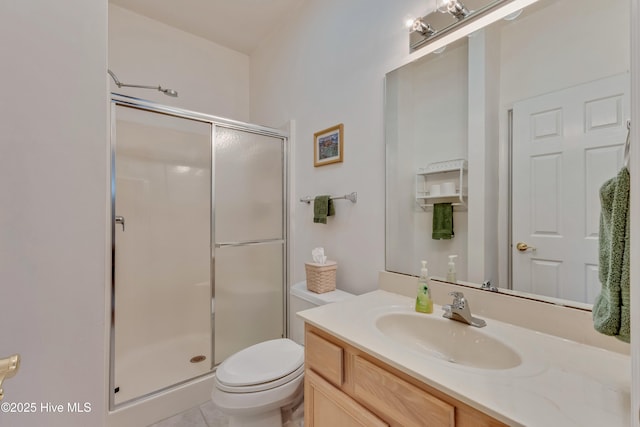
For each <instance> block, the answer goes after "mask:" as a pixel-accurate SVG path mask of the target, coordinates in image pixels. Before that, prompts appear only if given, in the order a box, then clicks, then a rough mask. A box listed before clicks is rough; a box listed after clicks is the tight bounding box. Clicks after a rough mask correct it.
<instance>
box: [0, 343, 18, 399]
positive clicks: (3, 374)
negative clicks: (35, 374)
mask: <svg viewBox="0 0 640 427" xmlns="http://www.w3.org/2000/svg"><path fill="white" fill-rule="evenodd" d="M18 368H20V355H19V354H14V355H12V356H9V357H7V358H6V359H0V400H2V398H3V397H4V391H3V390H2V383H3V381H4V380H6V379H7V378H11V377H13V376H14V375H15V374H17V373H18Z"/></svg>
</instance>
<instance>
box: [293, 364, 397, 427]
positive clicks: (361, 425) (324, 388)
mask: <svg viewBox="0 0 640 427" xmlns="http://www.w3.org/2000/svg"><path fill="white" fill-rule="evenodd" d="M304 382H305V383H304V394H305V398H304V425H305V426H306V427H389V424H387V423H385V422H384V421H382V420H381V419H380V418H378V417H376V416H375V415H374V414H372V413H371V412H369V411H368V410H367V409H366V408H364V407H363V406H361V405H360V404H358V403H357V402H356V401H355V400H353V399H352V398H350V397H349V396H348V395H346V394H345V393H343V392H342V391H340V390H339V389H337V388H335V387H334V386H332V385H331V384H330V383H329V382H327V381H326V380H324V379H323V378H322V377H321V376H320V375H318V374H316V373H315V372H313V371H311V370H309V369H307V370H306V372H305V379H304Z"/></svg>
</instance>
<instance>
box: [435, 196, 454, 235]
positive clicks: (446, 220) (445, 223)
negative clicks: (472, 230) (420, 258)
mask: <svg viewBox="0 0 640 427" xmlns="http://www.w3.org/2000/svg"><path fill="white" fill-rule="evenodd" d="M453 236H454V233H453V205H451V203H436V204H434V205H433V230H432V232H431V238H433V239H434V240H440V239H451V238H452V237H453Z"/></svg>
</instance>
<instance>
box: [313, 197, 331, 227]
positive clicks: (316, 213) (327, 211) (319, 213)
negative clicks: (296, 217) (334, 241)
mask: <svg viewBox="0 0 640 427" xmlns="http://www.w3.org/2000/svg"><path fill="white" fill-rule="evenodd" d="M335 213H336V211H335V209H334V208H333V200H331V196H316V198H315V199H314V200H313V222H315V223H320V224H326V223H327V217H328V216H331V215H335Z"/></svg>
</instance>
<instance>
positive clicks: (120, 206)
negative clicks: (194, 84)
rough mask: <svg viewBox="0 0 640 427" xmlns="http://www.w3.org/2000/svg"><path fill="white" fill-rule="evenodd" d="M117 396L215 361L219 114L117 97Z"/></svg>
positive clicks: (118, 399)
mask: <svg viewBox="0 0 640 427" xmlns="http://www.w3.org/2000/svg"><path fill="white" fill-rule="evenodd" d="M113 111H114V113H115V126H114V127H113V129H114V132H115V138H114V140H113V141H112V150H113V156H112V157H113V159H114V165H113V169H112V199H113V215H114V227H113V231H112V232H113V236H112V238H113V240H112V241H113V242H114V246H113V250H114V255H113V257H114V258H113V265H114V270H113V276H114V294H113V298H114V299H113V301H114V303H113V319H114V320H113V334H112V345H113V352H114V353H113V355H112V356H113V357H112V387H113V390H112V391H113V394H112V396H113V402H112V404H119V403H122V402H126V401H129V400H132V399H135V398H137V397H140V396H145V395H147V394H150V393H153V392H155V391H158V390H161V389H163V388H167V387H169V386H172V385H174V384H178V383H180V382H183V381H186V380H188V379H191V378H194V377H197V376H200V375H202V374H205V373H207V372H210V371H211V369H212V363H213V358H212V354H211V353H212V342H211V340H212V337H211V334H212V331H211V328H212V326H211V322H212V319H211V292H212V291H211V134H212V131H211V124H210V123H206V122H200V121H196V120H190V119H185V118H181V117H174V116H170V115H166V114H160V113H156V112H152V111H146V110H141V109H136V108H130V107H126V106H123V105H119V104H117V105H116V106H115V109H114V110H113Z"/></svg>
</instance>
